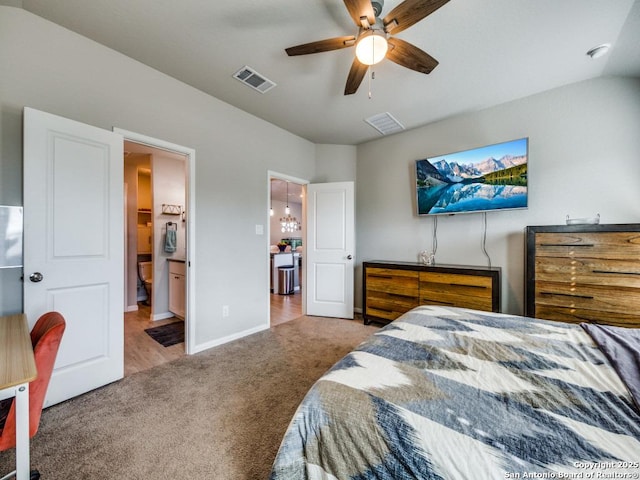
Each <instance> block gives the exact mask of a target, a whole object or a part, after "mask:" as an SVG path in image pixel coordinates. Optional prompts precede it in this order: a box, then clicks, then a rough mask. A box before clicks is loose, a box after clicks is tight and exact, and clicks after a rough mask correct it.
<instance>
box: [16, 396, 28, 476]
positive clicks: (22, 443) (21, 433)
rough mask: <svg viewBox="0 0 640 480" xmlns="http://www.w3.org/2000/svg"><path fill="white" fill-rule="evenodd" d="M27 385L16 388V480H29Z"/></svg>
mask: <svg viewBox="0 0 640 480" xmlns="http://www.w3.org/2000/svg"><path fill="white" fill-rule="evenodd" d="M29 475H30V473H29V384H28V383H25V384H23V385H18V386H17V387H16V480H29Z"/></svg>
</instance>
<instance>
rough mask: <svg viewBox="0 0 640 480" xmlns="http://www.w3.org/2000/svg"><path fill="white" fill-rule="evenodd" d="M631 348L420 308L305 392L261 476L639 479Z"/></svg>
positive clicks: (614, 332) (634, 335) (585, 335)
mask: <svg viewBox="0 0 640 480" xmlns="http://www.w3.org/2000/svg"><path fill="white" fill-rule="evenodd" d="M592 335H593V336H592ZM594 337H595V338H596V339H598V341H599V343H601V344H602V348H603V349H602V350H601V349H600V348H599V347H598V346H597V345H596V343H595V342H594ZM636 344H637V346H638V347H639V348H640V333H639V332H638V330H632V329H621V328H619V327H600V326H596V325H593V326H585V327H582V326H580V325H577V324H568V323H561V322H552V321H545V320H538V319H532V318H527V317H521V316H515V315H506V314H498V313H490V312H481V311H476V310H468V309H461V308H449V307H447V308H444V307H436V306H422V307H417V308H415V309H413V310H411V311H409V312H407V313H406V314H404V315H403V316H401V317H400V318H398V319H397V320H395V321H394V322H392V323H390V324H389V325H387V326H385V327H384V328H382V329H380V330H379V331H378V332H376V333H375V334H374V335H372V336H371V337H370V338H369V339H368V340H366V341H365V342H363V343H362V344H361V345H360V346H358V347H357V348H356V349H355V350H354V351H352V352H351V353H349V354H348V355H347V356H345V357H344V358H343V359H342V360H340V361H339V362H338V363H337V364H335V365H334V366H333V367H332V368H331V369H330V370H329V371H328V372H327V373H325V374H324V375H323V377H322V378H320V379H319V380H318V381H317V382H316V383H315V384H314V386H313V387H312V388H311V389H310V390H309V392H308V393H307V395H306V396H305V398H304V400H303V401H302V403H301V404H300V406H299V407H298V409H297V411H296V413H295V415H294V417H293V419H292V420H291V423H290V425H289V427H288V429H287V431H286V433H285V435H284V438H283V440H282V443H281V445H280V448H279V451H278V454H277V456H276V459H275V461H274V464H273V468H272V471H271V476H270V478H271V480H282V479H288V480H294V479H295V480H302V479H326V480H330V479H331V480H332V479H354V480H356V479H357V480H360V479H362V480H364V479H380V480H382V479H385V480H386V479H393V480H398V479H402V480H404V479H464V480H467V479H491V480H496V479H502V478H639V477H640V413H639V412H640V410H639V409H638V405H639V404H640V402H639V400H640V390H639V388H638V384H640V381H639V378H640V376H639V374H638V371H637V369H638V368H640V367H639V365H640V361H639V360H640V356H638V350H636V349H635V346H636ZM616 369H618V370H616ZM618 371H619V372H620V373H618ZM634 397H635V398H634Z"/></svg>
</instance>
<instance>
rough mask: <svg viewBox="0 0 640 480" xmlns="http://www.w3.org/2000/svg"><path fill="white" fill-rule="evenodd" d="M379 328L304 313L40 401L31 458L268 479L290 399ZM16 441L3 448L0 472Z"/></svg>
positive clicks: (161, 474)
mask: <svg viewBox="0 0 640 480" xmlns="http://www.w3.org/2000/svg"><path fill="white" fill-rule="evenodd" d="M376 330H377V327H375V326H365V325H363V324H362V321H349V320H340V319H329V318H320V317H301V318H299V319H297V320H293V321H291V322H288V323H285V324H282V325H278V326H277V327H274V328H272V329H271V330H269V331H264V332H261V333H258V334H255V335H251V336H250V337H247V338H244V339H241V340H238V341H235V342H232V343H229V344H226V345H222V346H220V347H216V348H213V349H211V350H209V351H206V352H202V353H200V354H197V355H192V356H188V357H183V358H180V359H178V360H175V361H173V362H171V363H168V364H165V365H162V366H159V367H155V368H152V369H150V370H147V371H144V372H140V373H136V374H134V375H131V376H129V377H127V378H125V379H124V380H121V381H119V382H116V383H113V384H110V385H107V386H105V387H103V388H101V389H98V390H95V391H93V392H90V393H87V394H85V395H82V396H80V397H77V398H74V399H72V400H69V401H67V402H64V403H61V404H58V405H54V406H53V407H50V408H48V409H47V410H45V411H44V413H43V416H42V421H41V423H40V430H39V432H38V433H37V434H36V436H35V437H34V439H33V441H32V444H31V458H32V466H33V467H34V468H38V470H40V473H41V474H42V479H43V480H57V479H75V480H78V479H91V480H102V479H118V480H122V479H140V480H149V479H154V480H159V479H223V480H235V479H267V478H268V476H269V472H270V468H271V464H272V462H273V459H274V458H275V455H276V452H277V450H278V447H279V445H280V441H281V440H282V436H283V434H284V432H285V430H286V428H287V426H288V424H289V421H290V420H291V418H292V416H293V413H294V412H295V409H296V407H297V406H298V404H299V403H300V401H301V400H302V398H303V396H304V395H305V393H306V392H307V390H308V389H309V387H310V386H311V385H312V384H313V382H314V381H315V380H317V379H318V378H319V377H320V376H321V375H322V374H323V373H324V372H325V371H326V370H327V369H328V368H329V367H331V365H333V364H334V363H335V362H336V361H338V360H339V359H340V358H342V357H343V356H344V355H346V354H347V353H348V352H349V351H350V350H351V349H353V348H354V347H355V346H356V345H357V344H359V343H360V342H361V341H362V340H364V339H365V338H366V337H367V336H369V335H371V334H372V333H374V332H375V331H376ZM14 458H15V457H14V451H13V450H12V451H9V452H0V476H1V475H2V474H3V473H5V472H6V471H8V470H11V469H12V466H13V462H14Z"/></svg>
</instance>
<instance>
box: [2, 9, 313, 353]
mask: <svg viewBox="0 0 640 480" xmlns="http://www.w3.org/2000/svg"><path fill="white" fill-rule="evenodd" d="M0 65H2V74H1V75H0V204H7V205H21V204H22V110H23V107H25V106H30V107H33V108H36V109H39V110H43V111H46V112H50V113H54V114H57V115H61V116H63V117H67V118H70V119H73V120H77V121H80V122H84V123H87V124H90V125H95V126H98V127H101V128H104V129H107V130H111V129H112V128H113V127H118V128H121V129H124V130H127V131H131V132H136V133H140V134H143V135H148V136H150V137H155V138H158V139H162V140H164V141H167V142H171V143H175V144H178V145H183V146H185V147H189V148H193V149H195V151H196V165H195V170H196V171H195V179H196V184H195V186H194V187H195V189H196V201H195V202H196V205H195V218H196V222H197V225H196V229H195V238H196V251H195V252H191V255H192V258H191V260H192V262H194V266H195V267H196V278H195V282H194V284H193V285H192V286H191V287H192V288H194V289H195V299H196V301H195V303H196V305H195V312H196V316H195V318H192V319H191V320H193V321H195V337H196V338H195V339H196V342H195V343H196V348H198V347H203V346H204V347H206V346H208V345H211V344H215V343H216V342H218V341H221V340H225V339H228V338H232V337H234V336H236V335H239V334H242V333H247V332H250V331H254V330H256V329H260V328H264V327H266V326H267V325H268V319H267V311H268V288H266V286H265V282H266V279H268V278H269V277H268V271H267V265H268V262H267V257H266V255H267V253H266V249H267V245H268V239H267V238H266V235H256V234H255V231H256V228H255V226H256V225H263V226H264V230H265V232H266V231H267V228H266V225H267V223H266V222H268V221H269V216H268V205H267V203H266V202H267V200H266V199H267V198H268V194H267V183H268V176H267V172H268V170H273V171H277V172H282V173H284V174H287V175H291V176H294V177H298V178H309V179H312V178H313V177H314V175H315V146H314V145H313V144H312V143H310V142H308V141H306V140H304V139H301V138H299V137H297V136H294V135H292V134H291V133H289V132H286V131H284V130H282V129H280V128H278V127H275V126H274V125H271V124H269V123H267V122H264V121H263V120H260V119H258V118H256V117H254V116H251V115H249V114H247V113H245V112H242V111H240V110H238V109H237V108H235V107H232V106H230V105H228V104H226V103H223V102H221V101H219V100H217V99H215V98H212V97H210V96H208V95H205V94H204V93H202V92H200V91H198V90H195V89H194V88H192V87H189V86H187V85H185V84H183V83H180V82H178V81H177V80H175V79H173V78H170V77H168V76H166V75H164V74H161V73H159V72H157V71H155V70H153V69H151V68H149V67H147V66H145V65H142V64H141V63H139V62H136V61H134V60H132V59H130V58H127V57H125V56H124V55H121V54H119V53H117V52H115V51H113V50H110V49H108V48H106V47H103V46H101V45H99V44H97V43H95V42H93V41H91V40H88V39H86V38H84V37H82V36H80V35H77V34H75V33H73V32H70V31H68V30H66V29H64V28H62V27H59V26H57V25H55V24H53V23H50V22H48V21H45V20H43V19H41V18H39V17H37V16H35V15H33V14H31V13H28V12H26V11H24V10H22V9H18V8H13V7H0ZM247 95H259V94H258V93H257V92H251V91H250V90H247ZM229 232H234V234H233V238H234V243H233V245H231V246H230V244H229ZM230 248H233V250H232V251H230ZM21 290H22V284H21V283H20V278H19V275H16V274H15V272H13V273H7V274H4V273H3V274H2V276H1V277H0V292H2V293H1V294H0V314H6V313H13V312H17V311H21V310H22V296H21ZM9 294H10V295H9ZM222 305H229V313H230V315H229V317H228V318H222Z"/></svg>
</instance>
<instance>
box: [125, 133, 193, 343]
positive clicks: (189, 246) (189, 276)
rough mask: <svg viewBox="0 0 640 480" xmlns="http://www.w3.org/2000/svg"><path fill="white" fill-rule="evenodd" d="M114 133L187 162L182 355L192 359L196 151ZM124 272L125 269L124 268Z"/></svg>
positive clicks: (151, 139) (131, 134)
mask: <svg viewBox="0 0 640 480" xmlns="http://www.w3.org/2000/svg"><path fill="white" fill-rule="evenodd" d="M113 131H114V132H115V133H119V134H120V135H122V136H123V138H124V141H130V142H133V143H139V144H141V145H145V146H148V147H151V148H157V149H160V150H165V151H168V152H171V153H177V154H180V155H184V156H185V157H187V158H186V161H185V166H186V170H187V175H186V185H185V192H186V195H185V197H186V198H185V204H186V205H185V212H187V213H186V214H185V221H186V237H187V238H186V244H185V246H186V258H185V261H186V266H187V272H186V275H185V280H186V295H185V315H184V326H185V338H184V340H185V353H186V354H187V355H191V354H193V353H195V352H196V350H195V344H196V342H195V330H196V328H195V327H196V326H195V318H196V311H195V291H194V290H195V289H194V288H192V287H191V286H192V285H195V281H194V279H195V263H196V262H195V252H196V245H195V243H196V242H195V223H196V222H195V205H196V201H195V199H196V181H195V171H196V168H195V162H196V151H195V150H194V149H193V148H189V147H184V146H182V145H177V144H175V143H170V142H166V141H164V140H160V139H158V138H153V137H149V136H147V135H143V134H140V133H136V132H130V131H128V130H123V129H121V128H117V127H114V128H113ZM123 268H124V266H123Z"/></svg>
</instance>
